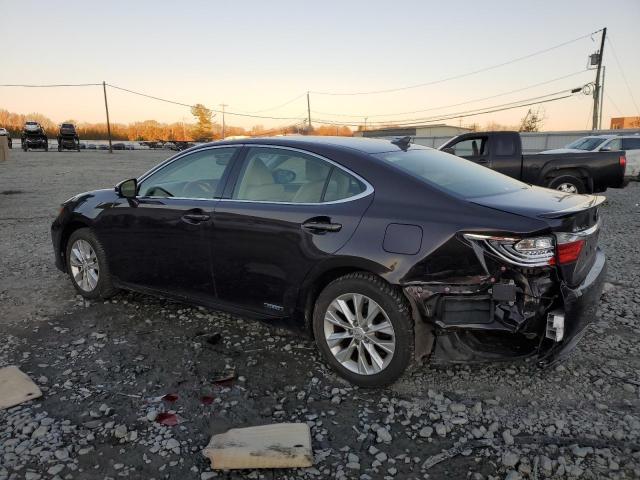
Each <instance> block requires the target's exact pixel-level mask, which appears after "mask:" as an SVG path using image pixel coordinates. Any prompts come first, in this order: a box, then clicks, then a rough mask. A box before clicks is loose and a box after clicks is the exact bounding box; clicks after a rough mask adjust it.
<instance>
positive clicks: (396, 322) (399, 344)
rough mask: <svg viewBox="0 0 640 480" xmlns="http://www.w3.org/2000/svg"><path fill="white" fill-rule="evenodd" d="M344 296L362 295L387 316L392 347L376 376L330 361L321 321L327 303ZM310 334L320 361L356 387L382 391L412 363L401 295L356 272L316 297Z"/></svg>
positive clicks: (407, 309) (411, 333)
mask: <svg viewBox="0 0 640 480" xmlns="http://www.w3.org/2000/svg"><path fill="white" fill-rule="evenodd" d="M346 293H358V294H362V295H366V296H367V297H369V298H370V299H372V300H373V301H375V302H376V303H377V304H378V305H379V306H380V307H381V308H382V309H383V310H384V311H385V313H386V314H387V317H388V318H389V321H390V322H391V324H392V326H393V330H394V333H395V338H396V344H395V351H394V353H393V356H392V357H391V360H390V362H389V364H388V365H387V366H386V367H385V368H384V369H383V370H382V371H381V372H379V373H375V374H370V375H362V374H358V373H356V372H354V371H351V370H349V369H348V368H346V367H344V366H343V365H341V364H340V362H339V361H338V360H337V359H336V358H335V357H334V355H333V353H332V352H331V349H330V348H329V345H328V344H327V341H326V338H325V332H324V317H325V314H326V312H327V309H328V308H329V305H330V304H331V302H332V301H333V300H334V299H336V298H337V297H339V296H340V295H343V294H346ZM313 333H314V337H315V340H316V345H317V346H318V349H319V350H320V354H321V355H322V357H323V358H324V360H325V361H326V362H327V363H328V364H329V365H330V366H331V367H332V368H333V369H334V370H335V371H336V372H337V373H338V374H339V375H340V376H342V377H343V378H345V379H347V380H348V381H349V382H351V383H353V384H355V385H358V386H360V387H383V386H385V385H389V384H391V383H393V382H395V381H396V380H397V379H398V378H400V377H401V376H402V374H403V373H404V372H405V371H406V370H407V367H408V366H409V365H410V364H411V362H412V361H413V358H414V355H413V351H414V331H413V320H412V318H411V313H410V306H409V303H408V302H407V299H406V298H405V297H404V296H403V294H402V292H401V291H400V290H399V289H398V288H397V287H394V286H392V285H389V284H388V283H386V282H385V281H384V280H382V279H381V278H380V277H377V276H376V275H372V274H370V273H366V272H357V273H352V274H349V275H345V276H343V277H340V278H338V279H336V280H334V281H333V282H331V283H330V284H329V285H327V286H326V287H325V289H324V290H323V291H322V292H321V293H320V295H319V296H318V298H317V299H316V303H315V308H314V312H313Z"/></svg>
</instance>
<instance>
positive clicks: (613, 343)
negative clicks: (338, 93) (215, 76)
mask: <svg viewBox="0 0 640 480" xmlns="http://www.w3.org/2000/svg"><path fill="white" fill-rule="evenodd" d="M11 153H12V160H10V161H9V162H5V163H4V164H0V191H2V190H5V189H8V186H11V189H13V190H20V191H22V192H24V193H22V194H16V195H11V196H6V197H4V198H3V197H1V196H0V200H1V201H0V229H1V230H2V232H3V235H0V252H2V256H3V262H2V264H1V265H0V308H1V309H2V312H1V313H0V332H1V333H2V337H3V339H4V341H3V342H2V343H1V344H0V366H5V365H9V364H14V365H18V366H19V367H20V368H21V369H22V370H23V371H25V372H26V373H28V374H29V375H30V376H31V377H32V378H33V379H34V381H36V382H37V383H38V385H39V386H40V388H41V389H42V391H43V397H42V398H40V399H38V400H35V401H32V402H28V403H25V404H23V405H19V406H17V407H13V408H10V409H8V410H4V411H0V480H9V479H11V480H13V479H22V478H25V479H30V480H38V479H40V478H43V479H44V478H55V479H74V478H78V479H81V478H119V477H128V478H156V479H160V478H192V479H201V480H206V479H212V478H233V479H235V478H256V479H258V478H265V479H270V478H289V479H298V478H307V479H320V478H338V479H340V478H343V479H347V478H358V479H362V480H367V479H394V478H471V479H476V480H478V479H487V480H488V479H494V480H497V479H504V478H507V479H512V480H513V479H520V478H522V479H528V478H536V479H542V478H571V479H573V478H585V479H600V478H613V479H628V478H638V477H640V396H639V391H638V390H639V389H638V387H639V386H640V374H639V373H638V372H640V342H639V339H640V320H639V319H640V267H639V264H640V263H639V262H638V258H640V245H639V244H638V242H637V238H636V237H637V232H639V231H640V206H639V204H638V199H639V198H640V185H639V184H636V183H633V184H631V185H629V186H628V187H627V188H626V189H624V190H610V191H609V192H607V196H608V198H609V200H608V203H607V205H606V206H605V207H604V208H603V216H604V219H605V226H604V231H603V235H602V237H601V244H602V246H603V248H604V249H605V251H606V253H607V255H608V258H609V277H608V283H607V285H606V291H605V293H604V294H603V296H602V301H601V307H600V310H599V320H598V322H597V323H596V324H595V325H594V326H593V327H592V328H591V329H590V331H589V332H588V333H587V335H586V336H585V337H584V338H583V340H582V342H581V344H580V346H579V347H578V349H577V350H576V351H575V353H574V355H573V356H572V357H571V358H570V359H569V360H568V361H567V362H566V363H564V364H563V365H560V366H557V367H556V368H554V369H550V370H544V371H540V370H537V369H536V368H535V367H534V366H532V365H530V364H529V363H523V362H505V363H490V364H484V365H460V366H443V367H437V366H430V365H424V366H421V367H419V368H416V369H415V370H414V371H413V372H412V373H411V374H410V375H408V376H406V377H405V378H403V379H402V380H401V381H400V382H398V383H396V384H395V385H393V386H392V387H390V388H387V389H384V390H365V389H359V388H356V387H353V386H351V385H349V384H347V383H346V382H344V381H343V380H341V379H340V378H338V377H337V376H336V375H334V374H333V372H331V371H330V370H329V369H328V368H327V367H326V366H325V365H324V364H323V363H321V362H320V361H319V359H318V355H317V353H316V351H315V349H314V346H313V343H312V342H311V341H309V340H308V339H307V338H305V337H303V336H301V335H299V334H297V333H295V332H292V331H290V330H284V329H281V328H278V327H277V326H269V325H266V324H264V323H260V322H255V321H252V320H249V319H245V318H241V317H237V316H234V315H230V314H227V313H222V312H217V311H211V310H207V309H203V308H197V307H191V306H187V305H183V304H178V303H174V302H168V301H164V300H161V299H156V298H152V297H147V296H143V295H137V294H121V295H118V296H117V297H115V298H113V299H112V300H111V301H108V302H86V301H84V300H82V299H81V298H79V297H77V296H75V295H74V291H73V288H72V287H71V284H70V283H69V282H68V280H67V279H66V278H65V276H64V275H62V274H61V273H59V272H58V271H57V270H55V267H54V266H53V261H52V255H51V246H50V240H49V231H48V229H49V224H50V222H51V220H52V218H53V215H54V214H55V210H56V208H55V207H56V205H57V204H58V203H60V202H61V201H63V200H65V199H66V198H68V197H70V196H71V195H72V194H74V193H77V192H79V191H82V190H89V189H92V188H96V187H100V186H109V185H112V184H114V183H116V182H117V181H118V180H121V179H123V178H127V177H130V176H133V175H135V174H137V173H140V172H142V171H144V170H146V169H147V168H148V167H150V166H152V165H153V164H155V163H156V162H157V161H159V160H160V159H161V158H160V155H162V154H161V153H158V152H117V153H115V154H114V155H113V156H109V155H108V154H107V153H106V152H86V153H85V152H83V153H80V154H75V153H72V152H69V153H58V152H50V153H42V152H29V153H27V154H23V153H22V152H18V151H16V150H12V152H11ZM105 165H108V168H104V166H105ZM207 339H209V340H207ZM216 339H217V340H216ZM232 372H235V377H236V378H235V380H233V381H229V382H226V383H225V382H222V383H219V384H216V383H214V380H215V379H219V378H221V377H225V376H228V375H229V374H230V373H232ZM167 394H173V395H174V396H168V397H165V398H164V399H159V398H158V397H161V396H163V395H167ZM272 422H306V423H307V424H308V425H309V427H310V428H311V434H312V441H313V448H314V456H315V463H314V466H313V467H312V468H308V469H302V470H279V471H276V472H264V471H234V472H227V473H222V472H213V471H211V470H210V466H209V465H208V462H207V461H206V459H205V458H204V457H203V456H202V455H201V450H202V448H203V447H204V446H205V445H206V444H207V443H208V441H209V438H210V436H211V435H212V434H215V433H220V432H223V431H226V430H227V429H228V428H232V427H244V426H252V425H259V424H266V423H272Z"/></svg>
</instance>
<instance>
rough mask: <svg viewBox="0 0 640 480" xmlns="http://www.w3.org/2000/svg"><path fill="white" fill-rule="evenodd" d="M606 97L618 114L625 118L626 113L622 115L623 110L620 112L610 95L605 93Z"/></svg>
mask: <svg viewBox="0 0 640 480" xmlns="http://www.w3.org/2000/svg"><path fill="white" fill-rule="evenodd" d="M604 96H605V97H607V100H609V103H610V104H611V105H613V108H615V109H616V110H617V111H618V113H619V114H620V116H623V115H624V113H622V110H620V108H619V107H618V105H616V102H614V101H613V99H612V98H611V97H610V96H609V94H608V93H607V92H605V93H604Z"/></svg>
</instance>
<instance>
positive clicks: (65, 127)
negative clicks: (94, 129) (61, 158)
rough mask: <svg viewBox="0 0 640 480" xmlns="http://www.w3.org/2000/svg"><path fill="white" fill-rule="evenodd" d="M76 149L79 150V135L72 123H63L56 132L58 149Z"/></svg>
mask: <svg viewBox="0 0 640 480" xmlns="http://www.w3.org/2000/svg"><path fill="white" fill-rule="evenodd" d="M62 150H77V151H78V152H79V151H80V137H78V132H77V131H76V126H75V125H74V124H73V123H63V124H61V125H60V130H59V132H58V151H59V152H61V151H62Z"/></svg>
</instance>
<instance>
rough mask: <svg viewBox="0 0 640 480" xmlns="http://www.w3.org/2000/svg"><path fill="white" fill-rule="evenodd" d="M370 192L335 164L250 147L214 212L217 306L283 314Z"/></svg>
mask: <svg viewBox="0 0 640 480" xmlns="http://www.w3.org/2000/svg"><path fill="white" fill-rule="evenodd" d="M372 193H373V188H372V187H371V186H370V185H369V184H367V183H366V181H364V180H363V179H362V178H360V177H358V176H357V175H355V174H353V173H352V172H348V171H346V170H345V169H343V168H342V167H341V166H340V165H338V164H337V163H335V162H333V161H331V160H329V159H326V158H322V157H319V156H317V155H315V154H312V153H309V152H305V151H301V150H298V149H293V148H288V147H287V148H286V147H273V146H251V147H250V148H247V149H246V152H245V155H244V159H243V161H242V164H241V166H239V168H238V173H237V179H236V181H235V182H234V188H233V189H230V190H229V191H228V192H225V197H228V198H223V199H222V200H221V201H220V202H219V203H218V205H217V206H216V209H215V226H214V229H213V241H212V243H211V245H212V257H213V264H214V271H215V275H216V285H217V292H218V297H219V300H221V301H223V302H226V303H229V304H233V305H237V306H241V307H244V308H246V309H249V310H253V311H256V312H260V313H262V314H267V315H286V314H289V313H291V311H292V308H293V305H294V304H295V302H296V299H297V294H298V288H299V286H300V285H301V283H302V281H303V279H304V278H305V276H306V274H307V273H308V272H309V270H310V268H311V267H312V266H313V265H314V264H315V263H316V262H318V261H320V260H322V259H323V258H326V257H328V256H331V255H332V254H333V253H335V252H336V251H338V250H339V249H340V248H341V247H342V246H343V245H344V244H345V243H346V242H347V240H348V239H349V238H350V237H351V235H352V234H353V232H354V231H355V229H356V228H357V226H358V223H359V222H360V219H361V218H362V215H363V214H364V212H365V210H366V209H367V207H368V206H369V204H370V203H371V201H372V199H373V195H372Z"/></svg>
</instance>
